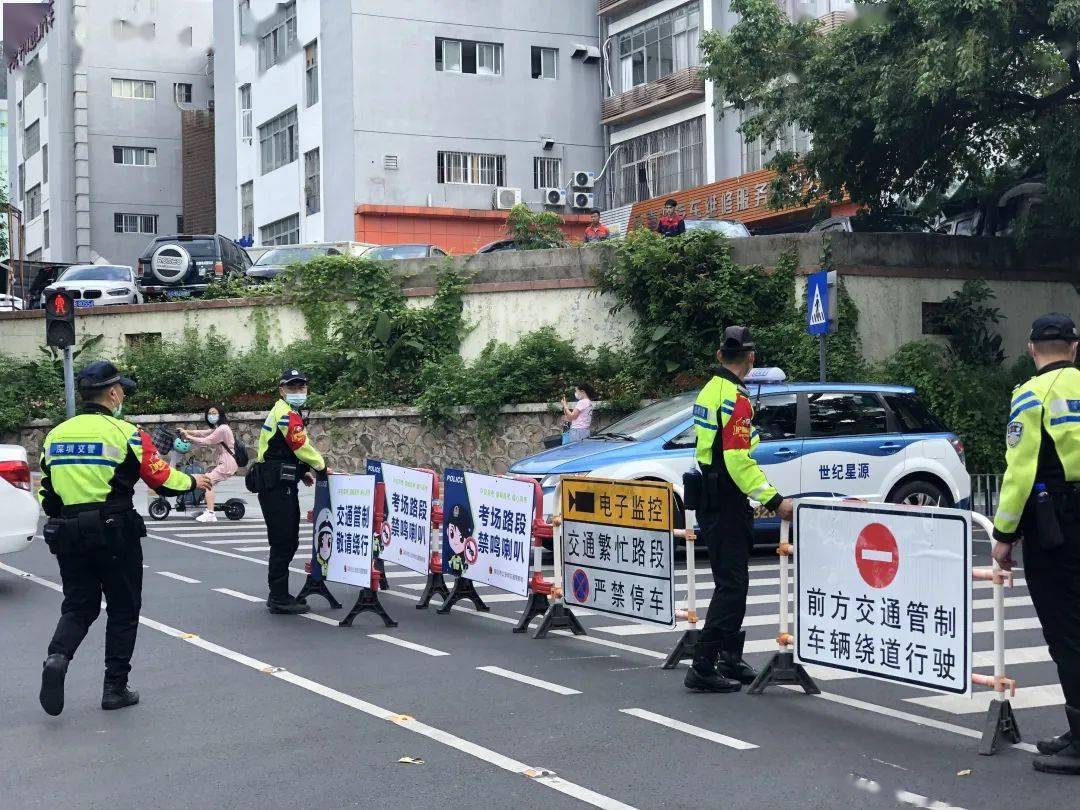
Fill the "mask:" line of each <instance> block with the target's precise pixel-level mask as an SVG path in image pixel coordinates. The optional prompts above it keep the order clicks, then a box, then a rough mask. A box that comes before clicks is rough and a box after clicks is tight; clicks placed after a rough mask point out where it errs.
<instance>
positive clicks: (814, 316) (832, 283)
mask: <svg viewBox="0 0 1080 810" xmlns="http://www.w3.org/2000/svg"><path fill="white" fill-rule="evenodd" d="M806 331H807V332H808V333H809V334H811V335H827V334H829V333H830V332H835V331H836V272H835V271H828V270H822V271H821V272H819V273H812V274H811V275H809V276H808V277H807V280H806Z"/></svg>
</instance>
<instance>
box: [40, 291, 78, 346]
mask: <svg viewBox="0 0 1080 810" xmlns="http://www.w3.org/2000/svg"><path fill="white" fill-rule="evenodd" d="M45 343H46V344H47V345H49V346H52V347H53V348H56V349H63V348H66V347H68V346H74V345H75V301H74V300H73V299H72V297H71V293H69V292H64V291H63V290H57V291H53V292H50V293H49V294H48V295H47V296H46V298H45Z"/></svg>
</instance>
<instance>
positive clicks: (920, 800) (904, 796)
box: [896, 790, 964, 810]
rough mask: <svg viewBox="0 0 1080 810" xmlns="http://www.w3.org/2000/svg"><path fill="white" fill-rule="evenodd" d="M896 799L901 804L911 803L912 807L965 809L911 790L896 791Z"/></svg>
mask: <svg viewBox="0 0 1080 810" xmlns="http://www.w3.org/2000/svg"><path fill="white" fill-rule="evenodd" d="M896 801H897V802H899V803H900V804H910V805H911V806H912V807H924V808H926V809H927V810H964V808H962V807H957V806H956V805H952V804H947V803H946V802H939V801H935V800H934V799H928V798H926V797H925V796H920V795H919V794H918V793H912V792H911V791H909V790H898V791H896Z"/></svg>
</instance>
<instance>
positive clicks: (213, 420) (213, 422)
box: [206, 413, 218, 425]
mask: <svg viewBox="0 0 1080 810" xmlns="http://www.w3.org/2000/svg"><path fill="white" fill-rule="evenodd" d="M206 422H207V424H210V425H216V424H217V423H218V415H217V414H216V413H212V414H210V415H209V416H207V417H206Z"/></svg>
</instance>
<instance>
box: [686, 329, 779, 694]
mask: <svg viewBox="0 0 1080 810" xmlns="http://www.w3.org/2000/svg"><path fill="white" fill-rule="evenodd" d="M716 354H717V359H718V360H719V361H720V365H721V368H720V371H719V373H718V374H717V375H716V376H715V377H713V378H712V379H711V380H709V382H708V383H707V384H706V385H705V387H704V388H703V389H701V393H700V394H698V397H697V401H696V402H695V403H694V427H695V429H696V432H697V462H698V466H699V467H700V468H701V473H702V477H703V481H702V493H701V501H702V502H701V504H700V505H699V507H698V511H697V522H698V526H699V529H700V536H701V538H702V539H703V540H704V541H705V546H706V548H708V550H709V564H710V565H711V566H712V572H713V580H714V582H715V586H716V590H715V591H714V592H713V598H712V601H711V602H710V603H709V611H708V613H707V614H706V616H705V627H704V628H703V629H702V631H701V636H700V640H699V641H698V643H697V645H696V647H695V652H694V660H693V663H692V664H691V665H690V669H689V671H688V672H687V673H686V681H685V684H686V686H687V688H689V689H692V690H694V691H703V692H737V691H738V690H739V688H740V685H741V684H744V683H747V684H748V683H752V682H753V680H754V678H755V677H756V676H757V672H756V671H755V670H754V669H753V668H752V667H751V666H750V665H749V664H747V663H746V662H745V661H744V660H743V657H742V654H743V642H744V641H745V639H746V633H745V632H743V631H742V622H743V617H744V616H745V615H746V594H747V590H748V589H749V586H750V569H749V566H750V550H751V548H752V547H753V543H754V511H753V509H751V508H750V499H751V498H752V499H753V500H755V501H757V502H758V503H759V504H761V505H762V506H764V507H766V508H767V509H771V510H776V511H778V512H779V513H780V516H781V517H783V518H785V519H790V517H791V511H792V503H791V501H790V500H789V499H785V498H784V497H783V496H781V495H780V493H779V492H777V491H776V489H775V487H773V486H772V484H770V483H769V480H768V478H766V477H765V473H764V472H763V471H762V469H761V467H759V466H758V464H757V462H756V461H755V460H754V459H753V457H752V456H751V455H750V453H751V450H752V449H753V448H754V446H755V445H756V444H757V440H758V439H757V432H756V431H755V430H754V429H753V425H752V422H753V418H754V409H753V406H752V405H751V404H750V395H749V393H748V392H747V390H746V388H745V387H744V386H743V379H744V378H745V377H746V375H747V374H749V373H750V370H751V369H752V368H753V367H754V360H755V355H754V343H753V341H752V340H751V339H750V330H749V329H747V328H746V327H745V326H730V327H728V328H727V329H726V330H725V332H724V342H723V343H722V344H721V346H720V350H719V351H718V352H717V353H716Z"/></svg>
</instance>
